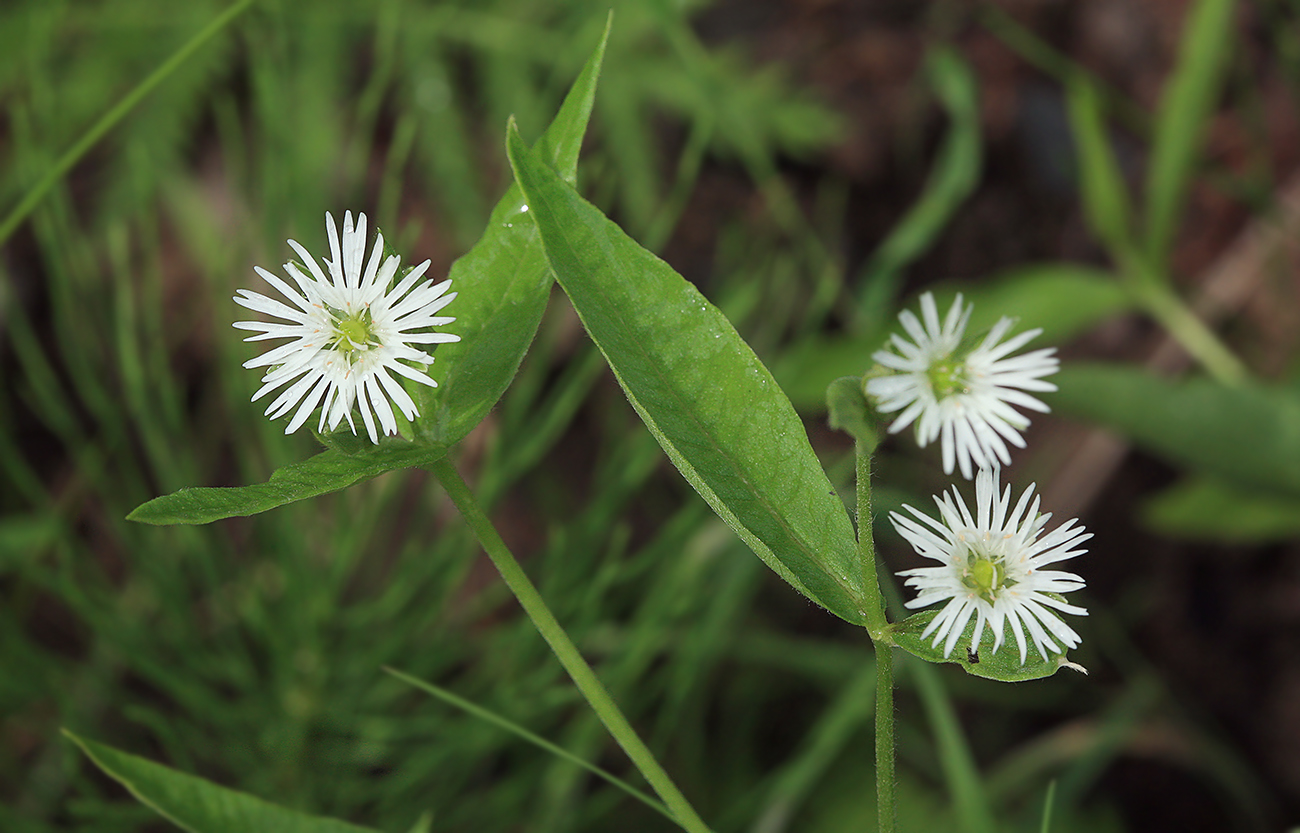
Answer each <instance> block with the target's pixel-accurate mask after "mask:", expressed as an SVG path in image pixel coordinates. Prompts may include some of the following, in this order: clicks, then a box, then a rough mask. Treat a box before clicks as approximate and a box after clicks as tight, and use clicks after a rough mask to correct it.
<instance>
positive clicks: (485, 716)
mask: <svg viewBox="0 0 1300 833" xmlns="http://www.w3.org/2000/svg"><path fill="white" fill-rule="evenodd" d="M384 671H386V672H388V673H389V674H391V675H393V676H394V677H396V678H397V679H399V680H401V681H402V682H404V683H406V684H407V685H410V686H414V687H416V688H418V689H420V690H421V691H423V692H425V693H426V694H430V695H432V696H434V697H437V698H438V699H439V700H441V701H443V702H444V703H449V704H450V705H453V706H455V707H456V708H458V709H460V710H461V711H464V712H466V713H468V714H471V715H473V716H474V717H477V718H478V719H479V720H483V721H485V722H487V723H491V724H493V725H494V726H497V727H498V728H501V729H504V730H505V731H507V732H510V733H511V734H513V735H516V736H518V737H520V738H522V739H523V740H526V741H528V742H529V743H531V744H533V745H534V746H537V747H538V748H540V749H543V750H545V751H547V752H549V753H551V754H552V755H554V756H556V757H557V758H560V759H561V760H564V761H568V762H569V763H571V764H574V765H576V766H579V767H581V768H583V769H585V770H587V771H588V772H590V773H592V774H593V775H596V776H597V777H600V778H603V779H604V780H606V781H608V782H609V783H610V784H612V785H614V786H615V787H618V788H619V789H620V790H622V791H623V792H625V793H627V794H628V795H630V796H632V797H633V798H635V799H636V800H637V801H640V802H641V803H643V804H645V805H646V806H648V807H650V808H652V809H653V810H654V811H655V812H657V813H662V814H663V815H665V816H667V817H668V818H670V819H672V818H673V814H672V813H671V812H670V811H669V809H668V808H667V807H665V806H664V805H663V802H660V801H658V800H656V799H654V798H652V797H651V796H649V795H646V794H645V793H644V792H642V791H641V790H638V789H637V788H636V787H634V786H632V785H631V784H629V783H628V782H626V781H624V780H623V779H622V778H619V777H618V776H616V775H611V774H610V773H608V772H606V771H605V770H603V769H601V768H600V767H598V766H595V765H594V764H592V763H591V762H589V761H587V760H585V759H583V758H580V757H578V756H577V755H574V754H573V753H572V752H570V751H569V750H567V749H565V748H564V747H562V746H556V745H555V744H553V743H551V742H550V741H549V740H547V739H546V738H544V737H542V736H540V735H538V734H536V733H534V732H530V731H528V730H527V729H525V728H524V727H523V726H520V725H519V724H518V723H515V722H514V721H513V720H508V719H506V718H504V717H502V716H501V715H499V714H497V713H496V712H494V711H491V710H490V709H485V708H483V707H482V706H480V705H478V704H477V703H474V702H472V701H470V700H466V699H465V698H464V697H460V696H458V695H456V694H453V693H452V692H450V691H448V690H447V689H445V688H442V687H441V686H436V685H434V684H433V683H430V682H425V681H424V680H421V679H420V678H419V677H413V676H411V675H410V674H406V673H403V672H401V671H398V670H397V669H396V668H384Z"/></svg>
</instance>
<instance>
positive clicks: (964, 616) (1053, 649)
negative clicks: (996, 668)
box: [889, 469, 1092, 665]
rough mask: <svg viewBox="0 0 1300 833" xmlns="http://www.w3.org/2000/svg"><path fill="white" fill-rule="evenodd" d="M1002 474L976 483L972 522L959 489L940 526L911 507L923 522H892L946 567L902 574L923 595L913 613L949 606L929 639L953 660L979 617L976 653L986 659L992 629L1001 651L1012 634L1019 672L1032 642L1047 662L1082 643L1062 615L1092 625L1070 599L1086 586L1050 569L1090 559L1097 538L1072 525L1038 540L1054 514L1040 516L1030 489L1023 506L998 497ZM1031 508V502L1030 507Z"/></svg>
mask: <svg viewBox="0 0 1300 833" xmlns="http://www.w3.org/2000/svg"><path fill="white" fill-rule="evenodd" d="M998 479H999V478H998V473H997V471H996V470H991V469H981V470H980V472H979V475H978V477H976V479H975V513H974V515H972V514H971V512H970V510H969V509H968V508H967V506H966V502H965V501H964V500H962V497H961V495H959V494H958V493H957V489H956V488H955V487H954V488H953V490H952V493H951V494H946V495H943V497H942V498H940V497H936V498H935V499H934V501H935V503H936V504H937V505H938V507H939V518H938V519H935V518H932V517H930V516H929V515H926V514H924V513H922V512H919V511H917V510H916V509H913V508H912V507H911V506H907V505H906V504H905V505H904V506H903V508H904V509H906V510H907V511H908V512H910V513H911V514H912V515H913V516H915V519H913V518H908V517H905V516H903V515H900V514H899V513H897V512H891V513H890V514H889V517H890V520H891V521H892V522H893V524H894V528H895V529H897V530H898V532H899V534H900V535H902V536H903V537H904V538H906V539H907V540H908V542H909V543H911V545H912V546H913V547H914V548H915V549H916V551H917V552H918V553H920V554H921V555H923V556H925V557H926V558H930V559H933V560H935V561H938V562H939V566H937V567H918V568H916V569H913V570H904V571H903V572H900V573H899V574H898V575H900V576H905V577H907V581H906V585H907V586H908V587H912V588H914V589H916V591H917V596H916V598H915V599H912V600H911V601H910V602H908V603H907V607H908V608H920V607H928V606H930V605H933V604H937V603H939V602H945V604H944V607H943V609H942V610H941V611H939V615H937V616H935V617H934V619H933V620H932V621H931V622H930V624H929V625H928V626H927V627H926V629H925V630H924V631H923V632H922V634H921V638H922V639H925V638H926V637H928V636H930V635H931V634H934V641H933V642H932V643H931V644H932V645H934V646H938V645H939V643H940V642H942V643H943V654H944V656H945V657H947V656H949V655H950V654H951V653H952V651H953V648H954V647H956V645H957V642H958V640H960V639H961V635H962V633H963V632H964V631H965V629H966V626H967V624H968V623H969V622H970V620H971V617H975V629H974V631H972V634H971V641H970V650H971V651H977V650H978V648H979V641H980V636H981V635H982V634H983V633H984V628H985V626H986V625H987V626H988V628H989V629H990V630H991V631H992V633H993V650H994V651H995V652H996V651H997V650H998V649H999V648H1000V647H1001V646H1002V643H1003V641H1004V639H1005V637H1006V629H1007V627H1008V626H1010V629H1011V632H1012V633H1013V634H1014V636H1015V639H1016V644H1017V645H1018V646H1019V648H1020V663H1021V665H1023V664H1024V663H1025V660H1026V658H1027V656H1028V642H1027V641H1026V633H1027V634H1028V639H1029V641H1032V642H1033V644H1034V647H1035V648H1036V649H1037V650H1038V653H1039V654H1040V655H1041V656H1042V657H1043V659H1047V658H1048V654H1049V653H1050V654H1059V653H1061V652H1063V651H1064V650H1065V649H1066V648H1074V647H1077V646H1078V644H1079V635H1078V634H1077V633H1075V632H1074V630H1073V629H1071V628H1070V626H1069V625H1067V624H1065V622H1063V621H1062V620H1061V618H1060V617H1059V616H1058V615H1057V613H1056V612H1054V611H1059V612H1061V613H1071V614H1074V615H1076V616H1086V615H1087V613H1088V612H1087V611H1086V610H1085V609H1083V608H1081V607H1076V606H1075V605H1071V604H1068V603H1067V602H1065V600H1064V599H1062V598H1061V597H1060V594H1062V593H1068V592H1070V591H1072V590H1078V589H1080V588H1081V587H1083V586H1084V582H1083V579H1082V578H1080V577H1079V576H1077V575H1075V574H1074V573H1067V572H1063V571H1060V570H1049V569H1044V568H1045V567H1048V566H1049V565H1052V564H1055V563H1057V562H1059V561H1064V560H1066V559H1069V558H1074V557H1075V556H1077V555H1082V554H1083V553H1084V552H1085V550H1082V549H1078V545H1079V544H1081V543H1083V542H1084V541H1086V540H1088V539H1089V538H1091V537H1092V535H1091V534H1090V533H1087V532H1084V530H1083V527H1081V526H1078V525H1077V521H1076V520H1074V519H1071V520H1069V521H1066V522H1065V523H1064V524H1062V525H1060V526H1058V527H1057V528H1056V529H1054V530H1052V531H1051V532H1049V533H1047V534H1046V535H1044V536H1043V537H1041V538H1039V533H1041V532H1042V530H1043V527H1044V526H1046V525H1047V522H1048V520H1049V519H1050V518H1051V515H1050V514H1039V512H1038V503H1039V501H1038V498H1037V496H1034V494H1033V491H1034V487H1033V485H1030V487H1029V488H1028V489H1026V490H1025V493H1024V494H1023V495H1021V497H1020V500H1019V501H1017V502H1016V504H1015V507H1014V508H1012V506H1011V487H1010V486H1007V487H1006V489H1005V490H1004V491H1003V492H1002V494H1001V495H999V494H998ZM1031 499H1032V503H1031Z"/></svg>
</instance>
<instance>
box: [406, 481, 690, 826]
mask: <svg viewBox="0 0 1300 833" xmlns="http://www.w3.org/2000/svg"><path fill="white" fill-rule="evenodd" d="M429 470H430V471H432V472H433V474H434V475H435V476H436V477H437V478H438V482H439V483H441V484H442V487H443V488H444V489H446V490H447V496H448V497H450V498H451V501H452V503H454V504H456V508H457V509H459V510H460V514H461V516H462V517H463V518H464V519H465V523H467V524H469V527H470V529H472V530H473V531H474V534H475V536H477V537H478V540H479V543H480V544H482V545H483V549H484V550H485V551H486V552H487V554H488V557H489V558H491V559H492V563H493V564H494V565H495V566H496V568H497V571H498V572H500V573H501V578H502V579H503V580H505V583H506V586H507V587H509V588H510V590H511V592H512V593H514V594H515V598H516V599H518V600H519V605H520V606H521V607H522V608H523V609H524V612H525V613H527V614H528V618H529V619H532V620H533V625H535V626H536V628H537V631H538V633H540V634H541V635H542V638H543V639H545V640H546V643H547V644H548V645H550V646H551V650H552V651H553V652H554V653H555V656H556V658H557V659H558V660H559V661H560V664H561V665H563V666H564V670H565V671H567V672H569V676H570V677H572V678H573V682H574V685H576V686H577V687H578V690H579V691H580V692H582V696H583V697H585V698H587V702H588V703H590V704H591V708H592V710H593V711H595V712H596V716H597V717H599V718H600V722H601V723H604V724H605V728H606V729H608V730H609V733H610V734H611V735H613V736H614V740H616V741H618V745H619V746H621V747H623V751H624V752H626V753H627V756H628V757H629V758H631V759H632V763H633V764H635V765H636V768H637V769H639V770H640V771H641V774H642V775H643V776H645V779H646V781H647V782H649V784H650V786H651V787H652V788H654V791H655V792H656V793H658V794H659V797H660V798H661V799H663V802H664V804H666V805H668V809H669V810H671V811H672V813H673V816H674V818H675V820H676V821H677V823H678V824H680V825H681V826H682V827H683V828H684V829H686V830H689V831H691V833H709V828H708V826H707V825H706V824H705V823H704V821H703V820H702V819H701V818H700V816H699V814H698V813H696V812H695V808H693V807H692V806H691V805H690V802H688V801H687V800H686V797H685V796H684V795H682V793H681V791H680V790H678V789H677V785H676V784H674V783H673V782H672V779H671V778H669V777H668V773H667V772H665V771H664V769H663V767H661V766H660V765H659V761H657V760H656V759H655V756H654V753H652V752H651V751H650V749H649V747H647V746H646V745H645V743H644V742H643V741H642V740H641V738H640V737H638V736H637V733H636V731H635V730H634V729H633V728H632V726H631V724H630V723H628V722H627V718H626V717H624V716H623V712H622V711H620V710H619V708H618V705H617V704H616V703H615V702H614V699H613V698H612V697H610V696H609V692H608V691H606V690H605V686H604V685H603V684H602V683H601V682H600V680H599V679H598V678H597V677H596V673H595V672H594V671H592V670H591V666H590V665H588V664H587V661H586V660H584V659H583V658H582V655H581V654H580V653H578V649H577V647H576V646H575V645H574V644H573V641H572V640H571V639H569V635H568V634H567V633H565V632H564V629H563V628H562V627H560V623H559V622H558V621H556V619H555V615H554V614H553V613H551V609H550V608H548V607H547V606H546V602H545V601H543V600H542V596H541V594H540V593H538V592H537V588H536V587H535V586H533V583H532V581H531V580H529V578H528V575H527V574H526V573H525V572H524V569H523V567H521V566H519V562H518V561H516V560H515V557H514V555H512V554H511V552H510V550H509V549H508V548H507V547H506V544H505V542H504V541H502V540H501V536H500V535H498V534H497V531H496V527H494V526H493V525H492V521H491V520H489V519H488V517H487V515H485V514H484V513H483V510H482V509H481V508H480V507H479V505H478V502H477V501H476V500H474V495H473V494H472V493H471V492H470V490H469V487H468V486H467V485H465V481H464V480H463V479H462V478H461V476H460V472H458V471H456V467H455V466H453V465H452V464H451V463H450V462H449V461H448V460H447V459H446V458H443V459H441V460H439V461H437V462H436V463H432V464H431V465H430V466H429Z"/></svg>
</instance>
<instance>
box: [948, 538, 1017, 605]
mask: <svg viewBox="0 0 1300 833" xmlns="http://www.w3.org/2000/svg"><path fill="white" fill-rule="evenodd" d="M972 538H973V539H974V540H970V539H972ZM983 538H984V536H977V535H976V534H975V533H970V532H967V533H964V534H963V535H962V536H961V539H962V541H963V542H964V543H965V544H966V568H965V569H964V570H963V571H962V577H961V583H962V585H963V586H964V587H965V588H966V589H967V590H970V591H972V592H974V593H975V595H977V596H979V597H980V598H981V599H983V600H984V601H986V602H988V603H989V604H993V603H994V602H995V601H996V600H997V597H998V595H999V594H1000V593H1001V592H1002V591H1003V590H1006V589H1007V588H1008V587H1014V586H1015V585H1016V584H1018V583H1019V582H1017V581H1016V580H1015V579H1011V578H1008V577H1007V568H1006V556H1005V555H1004V554H1003V553H1001V552H998V551H997V550H998V548H996V547H993V546H991V545H990V542H989V541H988V540H983Z"/></svg>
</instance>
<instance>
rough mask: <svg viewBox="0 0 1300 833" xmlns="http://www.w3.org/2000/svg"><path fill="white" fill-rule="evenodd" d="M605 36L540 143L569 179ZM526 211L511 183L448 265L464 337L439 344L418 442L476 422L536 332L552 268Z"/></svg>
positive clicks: (442, 438)
mask: <svg viewBox="0 0 1300 833" xmlns="http://www.w3.org/2000/svg"><path fill="white" fill-rule="evenodd" d="M610 21H612V15H611V17H610ZM608 39H609V21H607V22H606V26H605V33H604V35H603V36H602V37H601V40H600V44H599V45H598V46H597V47H596V50H595V52H593V53H592V55H591V57H590V58H589V59H588V60H587V63H586V65H585V66H584V67H583V69H582V72H581V73H580V74H579V75H578V79H577V80H576V81H575V82H574V84H573V87H572V88H571V89H570V90H569V94H568V95H567V96H566V97H565V99H564V103H563V104H562V105H561V106H560V112H559V113H558V114H557V115H556V117H555V120H554V121H553V122H552V123H551V126H550V127H549V128H548V129H547V130H546V132H545V133H544V134H543V135H542V138H541V139H540V140H539V142H538V149H539V152H540V153H541V155H542V156H543V158H545V159H546V161H547V164H549V165H551V166H553V167H554V168H555V170H557V171H559V172H560V175H561V176H562V177H563V178H564V180H565V181H566V182H570V183H573V182H576V181H577V173H578V151H579V150H580V149H581V147H582V137H583V136H584V135H585V133H586V131H587V121H588V119H589V118H590V116H591V107H592V103H593V101H594V100H595V96H596V82H597V81H598V80H599V78H600V67H601V62H602V60H603V59H604V55H605V44H606V42H607V41H608ZM523 210H524V200H523V196H522V194H521V193H520V191H519V187H518V186H517V185H513V184H512V185H511V186H510V188H509V190H507V191H506V194H505V196H503V197H502V198H501V201H500V202H498V203H497V205H496V208H494V209H493V211H492V217H491V219H490V220H489V221H488V225H487V229H486V230H485V231H484V232H483V237H482V238H480V239H479V241H478V243H476V244H475V245H474V248H472V249H470V251H469V252H467V253H466V254H465V255H464V256H463V257H461V258H460V259H459V260H457V261H456V263H455V264H453V265H452V267H451V273H450V277H451V280H452V288H453V289H455V290H456V291H457V292H458V293H459V294H458V295H457V297H456V300H455V301H454V302H452V304H451V305H450V306H448V308H447V309H448V310H449V311H450V313H451V314H454V315H455V316H456V322H455V324H453V325H452V327H451V329H452V330H453V331H454V332H456V334H458V335H459V336H460V339H461V340H460V341H458V342H453V343H451V344H444V345H441V346H439V348H438V352H437V361H435V362H434V364H433V366H432V368H431V369H430V375H431V376H432V377H433V378H434V380H435V381H437V382H438V387H437V388H432V389H431V388H427V387H423V388H422V389H421V391H420V397H419V399H418V400H417V401H418V402H419V404H420V414H421V416H420V418H419V420H417V423H416V425H417V432H418V436H420V437H421V438H423V439H427V440H430V441H433V442H436V443H441V444H443V445H447V446H450V445H453V444H455V443H457V442H459V441H460V440H461V439H462V438H463V437H464V436H465V435H466V434H468V433H469V432H470V430H471V429H473V428H474V426H476V425H478V424H479V423H480V422H481V421H482V420H483V418H484V417H485V416H487V414H488V411H490V410H491V409H492V407H493V406H495V405H496V403H497V400H499V399H500V398H501V395H502V394H503V393H505V390H506V388H507V387H509V385H510V382H511V380H513V379H514V377H515V373H516V371H518V370H519V364H520V362H522V361H523V358H524V354H525V353H527V352H528V347H529V345H531V344H532V342H533V336H534V335H535V334H536V333H537V326H538V324H539V323H540V322H541V320H542V314H543V313H544V312H545V311H546V303H547V301H548V300H549V298H550V290H551V270H550V267H549V266H548V265H547V263H546V257H545V255H544V254H543V252H542V245H541V240H540V239H539V238H538V235H537V227H536V226H535V225H534V224H533V223H532V222H531V221H530V220H528V219H527V218H526V217H524V216H523V213H522V212H523Z"/></svg>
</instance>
